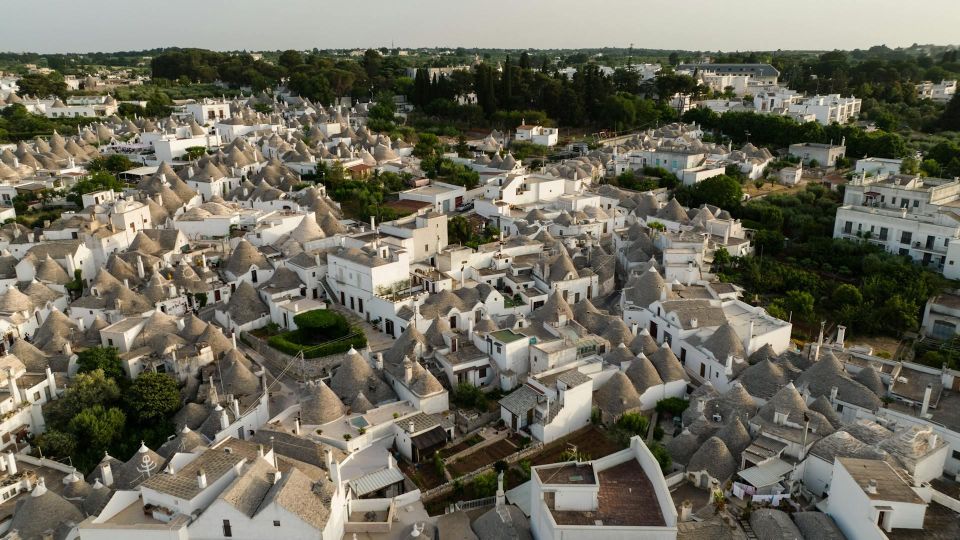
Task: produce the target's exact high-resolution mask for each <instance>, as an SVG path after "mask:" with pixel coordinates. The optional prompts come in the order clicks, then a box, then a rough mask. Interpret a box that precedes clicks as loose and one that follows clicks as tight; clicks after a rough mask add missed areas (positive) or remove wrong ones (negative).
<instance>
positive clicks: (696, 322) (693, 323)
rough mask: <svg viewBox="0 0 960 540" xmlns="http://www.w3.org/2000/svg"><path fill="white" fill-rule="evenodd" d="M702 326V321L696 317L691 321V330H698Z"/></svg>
mask: <svg viewBox="0 0 960 540" xmlns="http://www.w3.org/2000/svg"><path fill="white" fill-rule="evenodd" d="M699 326H700V321H698V320H697V318H696V317H694V318H692V319H690V328H698V327H699Z"/></svg>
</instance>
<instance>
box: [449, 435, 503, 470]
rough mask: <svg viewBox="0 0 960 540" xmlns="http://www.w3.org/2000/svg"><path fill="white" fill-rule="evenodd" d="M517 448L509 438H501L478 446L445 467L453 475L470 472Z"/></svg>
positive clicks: (501, 457)
mask: <svg viewBox="0 0 960 540" xmlns="http://www.w3.org/2000/svg"><path fill="white" fill-rule="evenodd" d="M517 450H518V448H517V447H516V446H515V445H514V444H513V443H512V442H510V441H509V440H506V439H501V440H499V441H497V442H495V443H493V444H489V445H487V446H484V447H482V448H478V449H477V450H476V451H475V452H472V453H470V454H468V455H466V456H463V457H462V458H460V459H458V460H456V461H454V462H453V463H448V464H447V469H448V470H449V471H450V474H451V475H452V476H454V477H457V476H460V475H464V474H467V473H471V472H473V471H475V470H477V469H480V468H483V467H485V466H487V465H490V464H491V463H495V462H496V461H497V460H500V459H503V458H505V457H507V456H509V455H510V454H513V453H514V452H516V451H517Z"/></svg>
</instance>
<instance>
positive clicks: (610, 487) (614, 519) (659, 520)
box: [538, 459, 666, 527]
mask: <svg viewBox="0 0 960 540" xmlns="http://www.w3.org/2000/svg"><path fill="white" fill-rule="evenodd" d="M591 468H592V467H591ZM538 474H539V471H538ZM599 482H600V489H599V493H598V495H597V510H596V511H592V512H582V511H567V510H556V509H554V504H555V500H554V495H553V493H545V494H544V503H545V504H546V505H547V508H549V509H550V513H551V515H553V519H554V520H555V521H556V522H557V524H558V525H588V526H590V525H592V526H608V527H665V526H666V520H665V519H664V517H663V512H662V511H661V510H660V503H659V501H657V494H656V492H655V491H654V489H653V483H651V482H650V479H649V478H647V475H646V474H645V473H644V472H643V468H642V467H641V466H640V464H639V463H637V461H636V460H635V459H631V460H630V461H627V462H625V463H621V464H620V465H617V466H615V467H611V468H609V469H607V470H605V471H601V472H600V474H599Z"/></svg>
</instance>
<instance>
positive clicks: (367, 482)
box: [350, 468, 403, 497]
mask: <svg viewBox="0 0 960 540" xmlns="http://www.w3.org/2000/svg"><path fill="white" fill-rule="evenodd" d="M398 482H403V473H402V472H400V469H397V468H393V469H381V470H379V471H376V472H372V473H370V474H365V475H363V476H361V477H360V478H355V479H353V480H351V481H350V489H351V490H352V491H353V493H354V495H356V496H357V497H362V496H364V495H366V494H367V493H373V492H375V491H380V490H381V489H383V488H385V487H387V486H392V485H393V484H396V483H398Z"/></svg>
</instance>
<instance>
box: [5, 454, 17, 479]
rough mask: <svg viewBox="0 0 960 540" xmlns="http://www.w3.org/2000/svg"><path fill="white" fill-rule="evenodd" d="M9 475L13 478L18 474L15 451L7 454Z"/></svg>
mask: <svg viewBox="0 0 960 540" xmlns="http://www.w3.org/2000/svg"><path fill="white" fill-rule="evenodd" d="M6 461H7V474H9V475H10V476H13V475H15V474H17V456H16V455H15V454H14V453H13V451H12V450H11V451H9V452H7V460H6Z"/></svg>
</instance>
